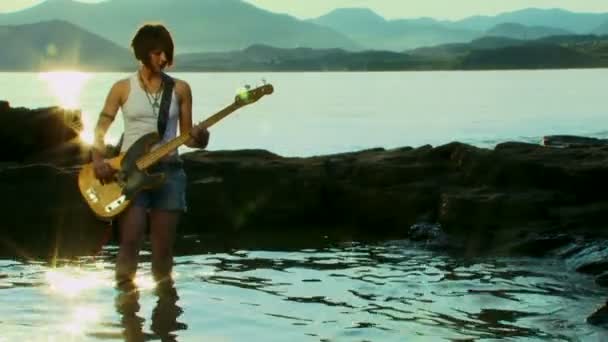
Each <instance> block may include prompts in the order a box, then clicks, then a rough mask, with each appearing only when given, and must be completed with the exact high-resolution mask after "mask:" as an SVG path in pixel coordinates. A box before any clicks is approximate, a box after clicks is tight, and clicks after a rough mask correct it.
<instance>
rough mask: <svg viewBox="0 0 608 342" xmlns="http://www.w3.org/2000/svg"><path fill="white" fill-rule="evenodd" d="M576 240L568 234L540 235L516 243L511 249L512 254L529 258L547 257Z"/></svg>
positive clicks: (533, 235)
mask: <svg viewBox="0 0 608 342" xmlns="http://www.w3.org/2000/svg"><path fill="white" fill-rule="evenodd" d="M575 241H576V239H575V238H574V237H573V236H570V235H566V234H557V235H538V234H532V235H531V236H529V237H527V238H524V239H522V240H521V241H516V242H515V243H514V246H513V247H511V248H510V254H521V255H527V256H535V257H540V256H545V255H548V254H549V253H550V252H552V251H555V250H557V249H558V248H560V247H564V246H567V245H570V244H572V243H574V242H575Z"/></svg>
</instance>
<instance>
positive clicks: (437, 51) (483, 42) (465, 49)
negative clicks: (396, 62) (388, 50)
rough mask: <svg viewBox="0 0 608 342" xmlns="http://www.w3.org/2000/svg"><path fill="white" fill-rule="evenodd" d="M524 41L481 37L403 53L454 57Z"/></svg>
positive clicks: (519, 43) (444, 57)
mask: <svg viewBox="0 0 608 342" xmlns="http://www.w3.org/2000/svg"><path fill="white" fill-rule="evenodd" d="M525 43H526V41H523V40H520V39H513V38H506V37H491V36H490V37H482V38H478V39H474V40H472V41H471V42H470V43H453V44H441V45H437V46H431V47H422V48H417V49H413V50H409V51H404V53H409V54H412V55H415V56H426V57H433V58H441V59H454V58H457V57H462V56H466V55H468V54H469V53H470V52H471V50H494V49H500V48H504V47H510V46H517V45H522V44H525Z"/></svg>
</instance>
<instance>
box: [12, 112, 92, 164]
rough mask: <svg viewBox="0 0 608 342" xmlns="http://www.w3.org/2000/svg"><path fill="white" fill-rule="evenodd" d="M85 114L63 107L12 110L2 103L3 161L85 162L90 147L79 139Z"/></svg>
mask: <svg viewBox="0 0 608 342" xmlns="http://www.w3.org/2000/svg"><path fill="white" fill-rule="evenodd" d="M82 129H83V126H82V119H81V112H80V111H79V110H67V109H63V108H60V107H49V108H39V109H27V108H11V107H10V105H9V104H8V102H6V101H2V102H1V103H0V144H1V145H2V146H3V148H2V150H1V151H0V161H3V162H6V161H16V162H22V163H37V162H50V163H54V164H57V165H74V164H77V163H79V162H83V161H84V160H85V159H86V157H87V155H88V153H87V152H88V151H86V147H85V146H83V145H82V144H81V143H80V140H79V139H78V137H79V134H80V132H81V131H82Z"/></svg>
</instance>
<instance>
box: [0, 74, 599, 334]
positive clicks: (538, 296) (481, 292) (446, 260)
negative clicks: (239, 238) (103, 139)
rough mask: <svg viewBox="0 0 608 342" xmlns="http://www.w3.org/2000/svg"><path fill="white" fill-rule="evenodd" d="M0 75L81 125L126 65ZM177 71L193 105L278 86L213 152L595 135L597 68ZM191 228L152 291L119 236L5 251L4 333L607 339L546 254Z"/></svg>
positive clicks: (219, 134) (568, 275)
mask: <svg viewBox="0 0 608 342" xmlns="http://www.w3.org/2000/svg"><path fill="white" fill-rule="evenodd" d="M0 76H1V77H0V98H3V99H7V100H9V101H10V102H11V105H12V106H24V107H30V108H35V107H46V106H52V105H64V106H72V107H77V108H81V109H82V110H83V114H84V118H85V124H86V125H87V129H90V127H92V124H93V123H94V121H95V120H96V116H97V113H98V112H99V111H100V109H101V106H102V104H103V100H104V97H105V95H106V93H107V91H108V89H109V87H110V86H111V84H112V83H113V82H114V81H115V80H116V79H118V78H121V77H124V76H126V74H118V73H103V74H91V75H86V74H84V75H83V74H43V75H38V74H33V73H1V74H0ZM175 76H177V77H178V78H182V79H185V80H187V81H188V82H189V83H190V84H191V86H192V89H193V94H194V111H195V119H196V120H203V119H204V118H206V117H207V116H209V115H211V114H213V113H215V112H216V111H217V110H219V109H221V108H223V107H224V106H226V105H228V104H229V103H230V102H231V101H232V99H233V96H234V94H235V91H236V90H237V89H238V88H239V87H241V86H242V85H244V84H246V83H250V84H251V85H252V86H255V85H256V83H257V82H258V81H259V80H260V79H266V81H267V82H269V83H272V84H273V85H274V86H275V89H276V92H275V94H273V95H271V96H268V97H265V98H263V99H261V100H260V102H258V103H255V104H253V105H251V106H248V107H246V108H242V109H241V110H239V111H238V112H237V113H235V114H234V115H232V116H230V117H228V118H226V119H225V120H224V121H222V122H220V123H219V124H218V125H217V126H214V127H213V128H212V129H211V131H212V142H211V144H210V146H209V148H210V149H244V148H263V149H268V150H270V151H273V152H275V153H279V154H282V155H285V156H309V155H316V154H326V153H334V152H344V151H352V150H357V149H363V148H368V147H377V146H381V147H386V148H391V147H397V146H406V145H409V146H419V145H423V144H432V145H438V144H443V143H447V142H450V141H454V140H458V141H463V142H468V143H472V144H475V145H478V146H487V147H491V146H494V145H495V144H496V143H498V142H501V141H506V140H522V141H531V142H536V141H538V140H539V139H540V137H541V136H542V135H546V134H557V133H560V134H582V135H592V136H598V137H608V129H606V127H608V115H606V103H605V101H603V100H604V99H605V96H602V95H603V94H604V93H605V86H604V83H605V80H606V79H607V78H608V70H560V71H506V72H404V73H217V74H211V73H184V74H176V75H175ZM120 126H121V122H120V120H118V121H117V124H116V125H115V127H113V129H112V131H111V137H113V138H116V137H118V136H119V135H120V132H121V130H122V128H121V127H120ZM293 238H294V239H299V237H293ZM190 239H191V240H192V241H190V244H194V245H195V246H198V247H196V248H194V249H193V248H190V249H189V251H188V253H187V254H183V253H180V255H179V256H177V257H176V259H175V261H176V267H175V278H176V279H175V280H176V282H175V287H174V288H169V289H165V290H164V291H160V292H159V291H155V290H154V289H153V286H152V285H151V283H150V264H149V253H148V252H144V253H143V255H142V263H141V267H140V272H139V275H140V279H139V291H138V292H136V293H132V294H125V293H121V292H119V291H117V290H116V289H115V288H114V287H113V284H112V275H113V268H114V266H113V265H114V258H115V255H116V249H115V248H114V247H107V248H106V249H104V251H103V252H102V253H101V255H99V256H97V258H95V259H93V258H83V259H80V260H74V261H70V262H59V263H58V264H57V265H55V266H57V267H51V265H50V264H48V263H44V262H39V261H34V260H28V258H27V256H21V257H20V258H18V259H15V260H9V259H4V260H0V342H4V341H112V340H118V341H120V340H125V339H126V340H130V341H144V340H146V341H147V340H162V341H249V340H251V341H294V342H295V341H465V340H466V341H472V340H475V341H499V340H500V341H504V340H507V341H607V340H608V331H606V330H603V329H601V328H597V327H593V326H590V325H587V324H586V323H585V317H586V316H588V315H589V314H590V313H591V312H592V311H593V310H594V308H595V307H597V306H598V305H600V304H602V303H604V301H605V300H606V291H605V289H602V288H600V287H598V286H597V285H596V284H595V283H594V281H593V279H592V278H591V277H588V276H584V275H582V274H577V273H574V272H573V271H572V270H571V268H570V267H569V266H568V265H565V264H564V263H562V262H561V261H559V260H553V259H532V258H504V257H503V258H475V259H462V258H458V257H453V256H448V255H445V254H442V253H439V252H431V251H428V250H425V249H423V248H420V247H419V246H417V245H413V244H409V243H406V242H398V241H393V242H385V243H377V242H375V243H361V242H354V241H352V242H341V243H338V242H333V243H329V242H327V243H321V244H317V243H314V244H312V245H311V246H299V247H297V248H293V246H291V247H289V246H287V245H286V246H285V247H283V248H281V247H280V245H279V247H277V246H276V244H275V245H274V246H273V248H264V247H259V248H247V249H239V248H226V249H225V250H218V249H210V248H208V244H207V242H206V240H205V238H204V237H190ZM304 245H306V243H304ZM125 336H128V338H126V337H125Z"/></svg>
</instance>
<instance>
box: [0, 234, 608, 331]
mask: <svg viewBox="0 0 608 342" xmlns="http://www.w3.org/2000/svg"><path fill="white" fill-rule="evenodd" d="M201 245H204V244H201ZM107 252H108V253H107V255H104V257H107V259H106V260H105V261H106V262H103V263H99V264H96V263H94V262H92V261H90V260H89V261H83V262H82V263H81V264H80V266H81V267H80V268H69V267H61V268H58V269H53V270H51V271H50V272H49V268H48V267H47V266H46V265H44V264H36V263H32V262H27V263H26V262H14V261H6V262H2V261H1V260H0V316H1V317H3V319H2V322H1V323H2V327H3V336H2V337H1V338H0V340H1V339H2V338H6V340H7V341H19V340H24V341H27V340H46V336H55V335H62V336H63V335H66V336H68V337H71V338H73V339H74V340H79V341H80V340H82V341H98V340H126V341H148V340H162V341H177V340H183V341H207V340H209V341H242V340H250V339H251V337H252V336H256V338H257V340H264V341H274V340H281V341H283V340H293V341H309V340H315V341H364V340H366V341H404V340H407V341H410V340H413V341H436V340H445V341H449V340H452V341H456V340H461V341H462V340H475V341H477V340H484V341H485V340H487V341H491V340H497V339H511V340H518V341H519V340H526V341H537V340H547V341H578V340H584V341H586V340H590V341H595V340H598V341H603V340H608V335H607V334H606V331H605V330H603V329H601V328H597V327H595V326H592V325H589V324H587V323H586V322H585V318H586V317H587V316H588V315H589V314H590V313H591V312H592V311H593V310H594V308H595V307H596V306H597V305H598V303H603V302H604V301H605V289H602V288H601V287H598V286H597V285H596V284H595V283H594V281H593V278H592V277H586V276H585V275H582V274H577V273H575V272H572V270H568V269H567V268H566V267H565V265H564V263H563V262H562V261H560V260H555V259H535V258H476V259H465V258H459V257H455V256H453V255H451V256H450V255H444V254H439V253H436V252H432V251H425V250H421V249H419V248H416V246H415V245H410V244H399V243H395V244H384V243H382V244H355V243H352V244H347V245H337V244H333V245H331V246H328V247H320V248H314V249H293V250H282V251H279V250H274V251H269V250H251V249H231V250H225V251H222V252H216V251H213V252H210V251H206V250H200V251H195V252H196V253H194V254H189V255H179V256H176V258H175V267H174V271H175V273H174V278H173V280H174V281H175V284H173V282H166V283H163V284H161V285H160V286H155V287H149V281H148V280H147V279H148V278H149V276H150V275H151V263H150V260H149V253H143V254H142V257H143V258H142V259H143V260H141V261H142V262H141V263H140V269H139V270H138V274H139V275H140V276H141V277H140V278H138V281H137V282H136V283H135V284H129V286H128V287H124V286H123V287H121V288H119V289H118V290H117V289H116V288H114V284H113V282H112V283H111V284H108V283H107V282H108V281H111V280H112V279H113V274H114V273H113V267H114V262H113V260H114V258H115V255H116V253H115V250H108V251H107ZM140 280H141V281H140ZM178 292H179V294H178ZM178 303H179V304H178ZM277 334H278V335H277ZM278 336H280V337H278Z"/></svg>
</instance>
